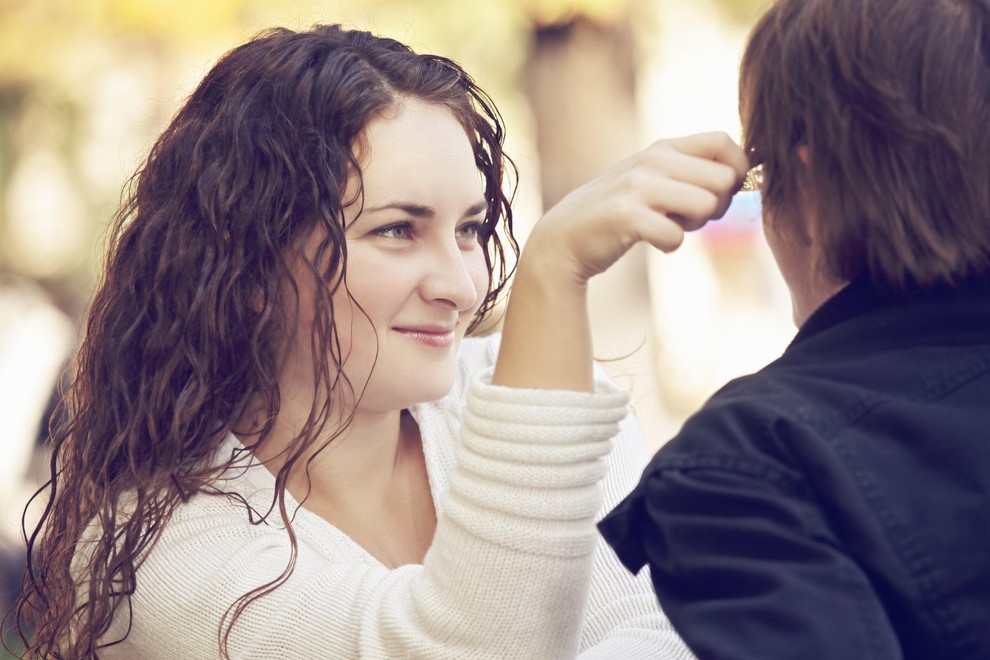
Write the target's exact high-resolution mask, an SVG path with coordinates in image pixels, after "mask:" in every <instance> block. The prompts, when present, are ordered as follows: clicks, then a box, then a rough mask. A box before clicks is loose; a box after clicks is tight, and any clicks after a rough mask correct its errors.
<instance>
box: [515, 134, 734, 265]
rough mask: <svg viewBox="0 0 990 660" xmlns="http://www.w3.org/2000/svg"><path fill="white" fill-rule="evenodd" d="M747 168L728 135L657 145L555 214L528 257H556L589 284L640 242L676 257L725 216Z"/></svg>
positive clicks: (536, 236) (579, 192)
mask: <svg viewBox="0 0 990 660" xmlns="http://www.w3.org/2000/svg"><path fill="white" fill-rule="evenodd" d="M747 166H748V162H747V160H746V158H745V155H744V154H743V152H742V150H741V149H740V148H739V147H738V146H737V145H736V144H735V143H734V142H733V141H732V140H731V138H729V137H728V136H727V135H725V134H724V133H703V134H699V135H692V136H687V137H684V138H677V139H675V140H666V141H661V142H656V143H654V144H653V145H651V146H650V147H648V148H646V149H644V150H642V151H640V152H638V153H636V154H633V155H632V156H630V157H629V158H627V159H626V160H625V161H623V162H622V163H619V164H618V165H616V166H615V167H613V168H612V169H611V170H609V171H608V172H606V173H605V174H603V175H601V176H600V177H598V178H597V179H594V180H592V181H590V182H588V183H587V184H586V185H584V186H582V187H581V188H578V189H577V190H575V191H573V192H572V193H571V194H569V195H567V196H566V197H565V198H564V199H563V200H561V201H560V202H559V203H558V204H557V205H556V206H555V207H554V208H553V209H550V210H549V211H548V212H547V214H546V215H545V216H544V218H543V219H542V220H541V221H540V223H538V225H537V227H536V228H535V229H534V232H533V234H531V235H530V238H529V240H528V244H529V245H528V248H527V251H528V252H529V253H530V254H534V253H536V252H543V253H545V254H547V255H554V259H553V260H552V261H553V262H554V263H558V264H560V266H561V268H565V269H569V270H570V271H571V272H570V274H571V275H572V276H573V279H574V280H575V281H581V282H583V281H586V280H587V278H590V277H593V276H594V275H597V274H598V273H600V272H602V271H603V270H605V269H607V268H608V267H610V266H611V264H612V263H614V262H615V260H617V259H618V258H619V257H621V256H622V255H623V254H624V253H625V252H626V251H627V250H628V249H629V248H630V247H632V246H633V245H634V244H635V243H637V242H639V241H646V242H648V243H650V244H651V245H653V246H654V247H655V248H657V249H659V250H662V251H664V252H670V251H672V250H675V249H677V248H678V247H679V246H680V244H681V242H682V241H683V240H684V232H685V231H691V230H694V229H697V228H699V227H701V226H702V225H704V224H705V223H706V222H707V221H708V220H710V219H711V218H715V217H719V216H721V215H722V214H723V213H724V212H725V209H726V208H727V207H728V204H729V202H730V200H731V197H732V195H733V193H735V191H736V190H737V189H738V188H739V186H740V185H741V183H742V180H743V178H744V177H745V174H746V168H747ZM527 251H524V253H523V254H524V258H525V255H526V252H527Z"/></svg>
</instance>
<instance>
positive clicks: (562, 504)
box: [105, 370, 627, 658]
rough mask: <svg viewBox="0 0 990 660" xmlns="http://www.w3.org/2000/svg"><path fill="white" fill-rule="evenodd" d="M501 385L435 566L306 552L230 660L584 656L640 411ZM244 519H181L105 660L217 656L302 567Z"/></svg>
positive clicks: (450, 503)
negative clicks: (612, 468)
mask: <svg viewBox="0 0 990 660" xmlns="http://www.w3.org/2000/svg"><path fill="white" fill-rule="evenodd" d="M490 377H491V372H490V370H489V371H486V372H484V373H481V374H477V375H476V378H475V379H474V380H473V381H472V383H471V385H470V388H469V393H468V397H467V407H466V410H465V413H464V418H463V422H462V443H461V446H460V447H459V449H458V451H459V455H458V461H457V468H456V469H455V471H454V474H453V475H452V477H451V482H450V487H449V489H448V491H447V493H446V495H445V500H444V505H443V507H442V513H441V515H440V517H439V519H438V523H437V531H436V535H435V537H434V542H433V545H432V546H431V548H430V550H429V551H428V553H427V555H426V557H425V559H424V562H423V564H422V565H421V566H420V565H409V566H404V567H401V568H398V569H395V570H389V569H387V568H385V567H383V566H381V565H376V564H369V563H364V562H361V561H359V560H358V558H357V557H356V556H355V555H351V556H347V554H346V553H342V554H340V556H339V557H335V558H334V559H333V560H328V559H327V558H326V556H327V553H321V552H317V551H316V550H315V549H314V548H313V547H312V546H311V544H310V543H308V542H305V540H302V539H301V540H300V543H299V546H298V554H297V556H296V557H295V561H294V567H293V570H292V572H291V573H290V574H289V576H288V577H287V578H286V579H285V581H284V583H283V584H281V586H279V587H278V588H276V589H274V590H271V591H270V592H269V593H266V594H265V595H263V596H262V597H260V598H258V599H257V600H254V601H253V602H252V603H251V604H250V605H248V606H247V607H246V609H244V610H243V611H242V612H241V613H240V615H239V616H238V617H237V619H236V621H235V622H234V624H233V626H232V627H231V629H230V637H229V650H230V654H231V657H236V658H278V657H285V658H289V657H291V658H298V657H334V658H338V657H339V658H352V657H353V658H358V657H360V658H396V657H402V658H573V657H575V656H576V655H577V652H578V647H579V643H580V636H581V627H582V626H581V623H582V619H583V615H584V611H585V606H586V604H587V602H588V595H589V594H588V590H589V586H588V585H589V581H590V574H591V572H592V566H593V564H594V563H595V562H596V561H597V557H598V555H599V554H600V551H596V546H597V543H598V541H597V533H596V531H595V528H594V522H595V520H596V518H597V516H598V514H599V511H600V510H601V509H602V507H603V498H602V488H601V485H600V482H601V480H602V478H603V477H604V475H605V473H606V469H607V468H606V461H605V456H606V455H607V453H608V452H609V448H610V440H611V438H612V437H614V436H615V435H616V432H617V429H618V425H619V423H620V421H621V420H622V419H623V418H624V416H625V414H626V402H627V397H626V395H625V394H624V393H622V392H620V391H618V390H617V389H615V388H614V387H612V386H611V385H608V384H606V383H601V384H599V386H598V388H597V391H596V392H594V393H590V394H589V393H578V392H554V391H537V390H533V391H530V390H516V389H509V388H501V387H497V386H493V385H491V383H490ZM302 513H304V512H300V514H302ZM245 517H246V515H245V512H244V509H243V508H242V507H237V506H235V505H234V504H232V503H230V502H229V501H228V500H226V499H225V498H220V497H211V496H205V495H199V496H197V497H196V498H194V499H193V500H192V501H191V502H190V503H188V504H187V505H185V506H183V507H180V509H179V510H178V511H177V512H176V515H175V516H174V517H173V519H172V520H171V521H170V522H169V524H168V525H167V526H166V528H165V531H164V533H163V536H162V538H161V539H160V541H159V543H158V544H157V545H156V547H155V548H154V549H153V550H152V551H151V553H150V554H149V555H148V557H147V558H146V560H145V561H144V563H143V564H142V566H141V568H140V569H139V573H138V582H137V585H138V586H137V591H136V593H135V594H134V595H133V596H132V597H131V600H130V604H129V605H127V604H124V605H123V606H122V607H121V608H120V610H118V616H117V617H116V619H115V622H114V628H112V629H111V631H110V633H109V634H108V636H107V637H106V638H105V639H106V641H113V639H114V638H115V637H116V638H119V637H121V636H122V634H123V633H124V632H125V631H126V630H127V628H128V624H130V634H128V635H127V637H126V639H125V640H124V642H123V643H121V644H118V645H116V646H112V647H109V648H108V649H107V651H108V652H107V653H106V657H146V658H155V657H161V658H166V657H167V658H172V657H183V658H213V657H217V655H218V651H219V639H220V634H221V632H220V631H221V630H222V628H223V622H224V620H225V613H227V616H228V617H229V613H230V612H231V611H232V610H231V609H230V608H231V606H232V605H234V604H235V603H236V602H237V600H238V598H240V597H241V596H243V595H244V594H246V593H248V592H250V591H252V590H253V589H257V588H259V587H261V586H262V585H265V584H266V583H267V582H269V581H271V580H273V579H275V578H277V577H278V576H279V575H280V574H281V573H282V572H283V571H284V570H285V569H286V566H287V565H288V562H289V560H290V545H289V541H288V538H287V537H288V535H287V534H286V533H285V530H284V529H282V528H280V527H277V526H274V525H267V524H260V525H248V524H246V522H245ZM619 607H620V608H621V607H622V605H619Z"/></svg>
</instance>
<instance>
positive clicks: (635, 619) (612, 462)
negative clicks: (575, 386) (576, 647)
mask: <svg viewBox="0 0 990 660" xmlns="http://www.w3.org/2000/svg"><path fill="white" fill-rule="evenodd" d="M598 376H599V377H600V378H607V376H605V375H604V372H603V371H602V372H601V373H599V374H598ZM648 459H649V455H648V453H647V448H646V443H645V441H644V439H643V435H642V432H641V431H640V428H639V424H638V423H637V422H636V419H635V417H634V416H633V415H632V413H631V412H630V413H628V414H627V415H626V417H625V419H623V420H622V423H621V424H620V429H619V433H618V435H617V436H616V437H615V438H614V440H613V449H612V453H611V454H610V455H609V456H608V475H607V476H606V478H605V480H604V482H603V491H604V500H605V502H604V506H603V508H602V511H601V515H604V514H605V513H606V512H607V511H609V510H611V509H612V508H614V507H615V506H616V505H618V504H619V502H620V501H622V499H623V498H624V497H625V496H626V495H627V494H628V493H629V492H630V491H631V490H632V489H633V488H634V487H635V486H636V484H637V482H638V481H639V479H640V476H641V475H642V472H643V468H644V467H645V465H646V463H647V461H648ZM594 561H595V563H594V569H593V571H592V579H591V596H590V599H589V603H588V612H587V615H586V618H585V625H584V630H583V632H582V638H581V648H582V649H585V650H584V652H583V653H582V654H581V655H580V656H579V657H580V659H581V660H599V659H600V660H605V659H609V658H623V659H624V660H638V659H642V660H647V659H650V660H688V659H690V658H694V655H693V654H692V653H691V651H690V650H689V649H688V647H687V645H686V644H685V643H684V641H683V640H682V639H681V637H680V636H679V635H678V634H677V633H676V632H675V631H674V627H673V625H672V624H671V622H670V621H669V620H668V619H667V617H666V616H665V615H664V613H663V611H662V610H661V608H660V606H659V604H658V602H657V597H656V594H655V592H654V590H653V584H652V582H651V581H650V574H649V570H644V571H640V572H639V573H638V574H636V575H633V574H632V573H630V572H629V571H628V570H627V569H626V568H625V566H623V565H622V563H621V562H620V561H619V558H618V557H617V556H616V553H615V551H614V550H612V548H611V547H609V545H608V543H607V542H606V541H605V540H604V538H599V539H598V543H597V546H596V548H595V560H594Z"/></svg>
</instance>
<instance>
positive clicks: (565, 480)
mask: <svg viewBox="0 0 990 660" xmlns="http://www.w3.org/2000/svg"><path fill="white" fill-rule="evenodd" d="M491 376H492V369H487V370H484V371H482V372H480V373H479V374H477V375H476V376H475V378H474V379H473V381H472V383H471V385H470V387H469V390H468V397H467V406H466V409H465V412H464V417H463V421H462V426H461V429H462V443H461V446H460V447H459V449H458V466H459V470H458V472H457V474H456V475H455V477H454V479H453V480H452V482H451V489H450V493H449V494H450V498H449V500H448V502H447V505H446V507H445V511H446V513H447V514H448V515H449V516H450V517H451V518H452V522H455V523H457V524H459V525H461V526H462V527H465V528H467V529H468V530H469V531H470V532H471V533H472V534H476V535H478V536H482V537H484V538H486V539H487V540H489V541H492V542H495V543H499V544H501V545H511V546H514V547H516V548H517V549H520V550H525V551H527V552H534V553H538V554H555V555H569V556H574V555H579V554H584V553H587V552H590V551H591V549H592V548H593V546H594V542H595V538H596V533H595V530H594V526H593V522H594V520H595V518H596V517H597V515H598V512H599V509H600V507H601V501H602V495H601V489H600V488H599V487H598V484H599V482H600V481H601V479H602V478H603V477H604V476H605V472H606V462H605V460H604V457H605V456H606V455H607V454H608V452H609V450H610V448H611V439H612V438H613V437H614V436H615V435H616V434H617V433H618V431H619V422H620V421H621V420H622V419H623V418H624V417H625V416H626V415H627V414H628V411H627V404H628V401H629V398H628V396H627V395H626V394H625V393H624V392H622V391H621V390H619V389H618V388H616V387H615V386H614V385H612V384H611V383H609V382H607V381H597V382H596V384H595V391H594V392H590V393H588V392H570V391H561V390H531V389H519V388H508V387H501V386H497V385H492V384H491Z"/></svg>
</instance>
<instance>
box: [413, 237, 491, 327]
mask: <svg viewBox="0 0 990 660" xmlns="http://www.w3.org/2000/svg"><path fill="white" fill-rule="evenodd" d="M471 260H478V261H479V262H480V266H477V265H476V267H475V269H472V268H471V267H470V265H471ZM425 266H426V270H427V272H426V275H425V277H424V278H423V281H422V284H421V295H422V296H423V298H424V299H425V300H428V301H435V300H440V301H445V302H448V303H450V305H451V306H453V307H455V308H456V309H457V310H458V311H464V310H467V309H471V308H472V307H474V306H475V305H476V304H477V302H478V296H479V292H478V286H477V284H476V282H475V278H474V277H472V272H473V270H476V269H478V268H484V255H483V254H482V253H481V252H480V250H478V249H474V250H468V251H464V250H462V249H461V247H460V245H458V243H457V241H449V242H445V243H444V244H443V245H441V246H438V247H437V249H435V250H432V251H431V254H430V256H429V258H428V260H427V263H426V265H425Z"/></svg>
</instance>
